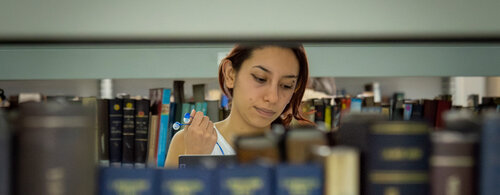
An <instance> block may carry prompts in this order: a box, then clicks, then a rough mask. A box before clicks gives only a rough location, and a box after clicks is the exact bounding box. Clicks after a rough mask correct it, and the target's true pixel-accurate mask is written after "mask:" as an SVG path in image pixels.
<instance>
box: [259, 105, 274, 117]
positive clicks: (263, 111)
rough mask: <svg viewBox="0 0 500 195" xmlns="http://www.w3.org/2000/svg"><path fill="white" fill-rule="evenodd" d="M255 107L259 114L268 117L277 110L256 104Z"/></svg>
mask: <svg viewBox="0 0 500 195" xmlns="http://www.w3.org/2000/svg"><path fill="white" fill-rule="evenodd" d="M254 108H255V110H257V112H258V113H259V114H261V115H262V116H264V117H268V118H269V117H272V116H274V114H275V113H276V112H274V111H272V110H268V109H264V108H259V107H256V106H254Z"/></svg>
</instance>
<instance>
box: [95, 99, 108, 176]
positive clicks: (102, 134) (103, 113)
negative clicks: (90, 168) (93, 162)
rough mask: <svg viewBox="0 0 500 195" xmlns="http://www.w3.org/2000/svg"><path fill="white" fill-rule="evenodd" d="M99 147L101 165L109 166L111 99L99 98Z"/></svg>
mask: <svg viewBox="0 0 500 195" xmlns="http://www.w3.org/2000/svg"><path fill="white" fill-rule="evenodd" d="M97 128H98V129H97V140H96V141H97V149H98V159H99V164H100V165H101V166H109V100H105V99H100V100H97Z"/></svg>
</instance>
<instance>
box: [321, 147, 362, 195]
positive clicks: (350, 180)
mask: <svg viewBox="0 0 500 195" xmlns="http://www.w3.org/2000/svg"><path fill="white" fill-rule="evenodd" d="M359 166H360V164H359V152H358V150H356V149H355V148H353V147H348V146H336V147H333V148H330V150H329V152H327V153H326V159H325V162H324V167H325V168H324V169H325V183H326V184H328V185H325V191H324V192H325V194H326V195H344V194H346V195H347V194H351V195H357V194H359Z"/></svg>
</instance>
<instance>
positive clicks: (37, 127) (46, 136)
mask: <svg viewBox="0 0 500 195" xmlns="http://www.w3.org/2000/svg"><path fill="white" fill-rule="evenodd" d="M19 116H20V118H19V123H18V124H19V129H18V131H16V134H17V135H16V137H17V140H16V142H15V144H16V145H15V147H14V148H15V149H16V151H15V158H16V163H15V166H16V168H15V170H16V172H15V173H14V175H15V180H16V181H15V182H16V185H15V186H16V191H15V192H16V194H23V195H31V194H33V195H35V194H36V195H38V194H41V195H47V194H75V195H85V194H93V193H94V192H95V191H94V190H95V184H94V182H89V181H93V180H94V178H95V176H96V174H95V165H96V164H95V161H94V140H95V138H94V136H93V130H94V127H93V126H92V125H93V124H92V121H93V119H92V118H91V116H90V113H89V112H88V110H87V109H84V108H83V107H82V106H81V105H70V104H58V103H44V104H24V105H22V106H21V109H20V111H19Z"/></svg>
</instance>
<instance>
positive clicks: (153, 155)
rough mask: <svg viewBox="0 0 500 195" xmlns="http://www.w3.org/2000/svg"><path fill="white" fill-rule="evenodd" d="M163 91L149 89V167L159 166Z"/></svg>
mask: <svg viewBox="0 0 500 195" xmlns="http://www.w3.org/2000/svg"><path fill="white" fill-rule="evenodd" d="M162 94H163V91H162V90H161V89H149V99H150V101H149V112H150V117H149V119H150V121H149V138H148V159H147V161H148V167H151V168H153V167H157V165H158V158H157V156H158V133H159V132H158V131H159V124H160V122H159V118H160V112H161V101H162Z"/></svg>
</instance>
